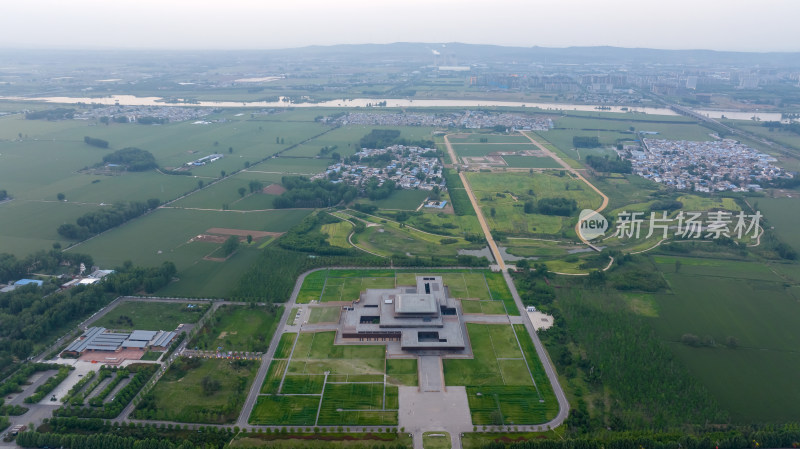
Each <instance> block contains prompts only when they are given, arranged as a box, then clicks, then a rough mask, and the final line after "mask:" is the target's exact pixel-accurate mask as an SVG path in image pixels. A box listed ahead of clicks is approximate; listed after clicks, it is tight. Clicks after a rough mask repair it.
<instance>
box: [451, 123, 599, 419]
mask: <svg viewBox="0 0 800 449" xmlns="http://www.w3.org/2000/svg"><path fill="white" fill-rule="evenodd" d="M523 134H524V135H525V136H526V137H527V138H528V139H530V141H531V142H533V143H534V144H535V145H536V146H537V147H539V149H541V150H542V151H544V152H545V153H546V154H548V155H550V157H552V158H553V159H554V160H555V161H557V162H558V163H559V164H560V165H561V166H562V167H564V168H565V169H566V170H569V171H570V172H571V173H573V174H574V175H575V176H577V177H578V178H579V179H581V180H582V181H583V182H585V183H586V184H587V185H589V186H590V187H591V188H592V189H594V190H595V191H596V192H597V193H599V194H600V195H601V196H602V197H603V204H602V205H601V206H600V208H599V209H597V212H599V211H601V210H603V209H604V208H605V207H606V206H607V205H608V197H607V196H606V195H604V194H603V192H601V191H600V190H599V189H598V188H597V187H595V186H594V185H592V184H591V183H589V181H587V180H586V179H584V177H583V176H581V174H580V173H578V172H577V171H576V170H575V169H573V168H572V167H570V166H569V165H568V164H567V163H566V162H564V161H563V160H562V159H561V158H559V157H558V156H556V155H555V154H554V153H553V152H552V151H550V150H549V149H547V148H546V147H544V146H543V145H541V144H540V143H539V142H537V141H536V140H535V139H533V138H531V137H530V136H529V135H527V134H525V133H523ZM444 142H445V145H446V146H447V152H448V153H450V158H451V159H452V160H453V163H457V160H458V159H456V154H455V151H454V150H453V146H452V145H451V144H450V140H449V139H448V136H444ZM459 176H461V181H462V182H463V183H464V188H465V189H466V191H467V195H468V196H469V199H470V202H472V207H473V208H474V209H475V214H476V215H477V216H478V221H479V222H480V224H481V228H482V229H483V233H484V235H485V237H486V241H487V242H488V243H489V248H490V249H491V250H492V255H493V256H494V258H495V261H497V265H498V266H499V267H500V270H501V271H502V272H503V278H504V279H505V281H506V284H508V289H509V290H510V291H511V295H512V296H513V297H514V303H515V304H516V305H517V308H518V309H519V310H520V311H524V310H525V305H524V304H522V298H520V296H519V293H518V292H517V288H516V286H515V285H514V281H513V280H512V279H511V275H510V274H508V271H506V266H505V263H504V262H503V257H502V256H501V254H500V251H499V250H498V249H497V245H496V244H495V242H494V238H493V237H492V233H491V232H490V230H489V226H487V224H486V220H485V219H484V218H483V213H482V211H481V208H480V207H479V206H478V202H477V200H476V199H475V195H473V193H472V188H471V187H470V186H469V183H468V182H467V180H466V178H465V177H464V174H463V173H459ZM578 226H580V223H578ZM576 230H577V228H576ZM578 235H580V234H578ZM584 243H587V244H589V243H588V242H586V241H584ZM522 324H524V325H525V329H526V330H527V331H528V334H529V335H530V337H531V340H533V344H534V346H535V347H536V354H537V355H538V356H539V360H541V361H542V365H543V366H544V370H545V372H546V373H547V379H548V380H549V381H550V385H551V386H552V387H553V391H554V392H555V395H556V399H557V400H558V414H557V415H556V417H555V418H554V419H553V420H551V421H550V422H547V423H545V424H544V425H545V426H549V427H550V428H555V427H558V426H560V425H561V424H563V423H564V420H566V419H567V416H568V415H569V401H567V396H566V394H564V389H563V388H562V387H561V383H560V382H559V380H558V375H557V374H556V370H555V367H554V366H553V362H552V361H551V360H550V357H549V356H548V355H547V351H546V350H545V349H544V346H543V345H542V342H541V341H540V340H539V335H537V334H536V329H534V327H533V323H531V319H530V317H529V316H528V314H524V317H523V318H522Z"/></svg>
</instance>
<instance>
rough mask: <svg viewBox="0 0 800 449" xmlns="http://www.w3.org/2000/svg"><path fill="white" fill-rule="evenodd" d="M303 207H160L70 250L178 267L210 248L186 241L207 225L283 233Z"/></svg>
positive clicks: (114, 260)
mask: <svg viewBox="0 0 800 449" xmlns="http://www.w3.org/2000/svg"><path fill="white" fill-rule="evenodd" d="M309 212H310V211H309V210H280V211H267V212H252V213H240V212H235V211H205V210H187V209H166V208H162V209H158V210H156V211H154V212H153V213H151V214H148V215H147V216H144V217H140V218H138V219H136V220H133V221H131V222H128V223H126V224H124V225H122V226H120V227H118V228H115V229H112V230H110V231H108V232H106V233H104V234H102V235H101V236H99V237H96V238H94V239H92V240H89V241H86V242H84V243H82V244H79V245H77V246H75V247H74V251H76V252H83V253H89V254H91V255H92V256H93V257H94V260H95V262H96V263H98V264H99V265H101V266H115V265H119V264H121V263H122V262H123V261H125V260H131V261H133V262H134V264H139V265H159V264H161V263H162V262H164V261H171V262H173V263H175V265H176V266H177V267H178V270H179V272H180V271H181V270H183V269H185V268H187V267H188V266H189V265H192V264H193V263H195V262H197V261H198V260H200V259H202V258H203V257H204V256H206V255H207V254H209V253H211V252H212V251H213V247H212V248H211V249H209V247H208V245H207V242H198V241H192V242H190V240H192V239H193V238H194V237H196V236H197V235H200V234H203V233H204V232H205V231H206V230H207V229H209V228H212V227H218V228H229V229H244V230H254V231H273V232H284V231H286V230H288V229H289V228H290V227H291V226H293V225H294V224H296V223H298V222H299V221H300V220H301V219H302V218H303V217H305V216H306V215H307V214H308V213H309Z"/></svg>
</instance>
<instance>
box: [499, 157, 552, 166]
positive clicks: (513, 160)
mask: <svg viewBox="0 0 800 449" xmlns="http://www.w3.org/2000/svg"><path fill="white" fill-rule="evenodd" d="M503 160H505V161H506V164H508V166H509V167H515V168H561V164H559V163H558V162H556V161H555V160H554V159H553V158H550V157H537V156H503Z"/></svg>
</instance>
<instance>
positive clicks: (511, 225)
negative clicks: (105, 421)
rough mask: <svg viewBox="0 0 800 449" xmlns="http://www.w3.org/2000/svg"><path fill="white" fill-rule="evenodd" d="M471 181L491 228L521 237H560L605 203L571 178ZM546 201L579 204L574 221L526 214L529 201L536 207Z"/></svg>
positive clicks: (483, 176) (482, 176)
mask: <svg viewBox="0 0 800 449" xmlns="http://www.w3.org/2000/svg"><path fill="white" fill-rule="evenodd" d="M467 180H468V181H469V183H470V186H471V187H472V190H473V193H474V194H475V197H476V198H477V200H478V203H479V204H480V206H481V209H482V211H483V215H484V217H485V218H486V221H487V223H488V224H489V227H491V228H492V229H494V230H498V231H502V232H507V233H510V234H512V235H517V236H524V235H531V234H535V235H542V234H548V235H560V234H561V232H562V231H566V230H567V229H568V228H569V227H570V224H571V223H573V222H574V221H575V220H576V217H577V216H578V213H579V212H580V211H581V210H582V209H594V208H597V207H598V206H599V205H600V204H601V202H602V200H601V198H600V195H598V194H597V192H595V191H594V190H592V189H591V188H590V187H589V186H587V185H586V184H585V183H583V182H582V181H579V180H576V179H574V178H572V177H571V176H569V175H568V174H565V175H564V176H559V174H558V173H547V172H545V173H532V174H531V173H502V174H501V173H467ZM498 194H499V195H500V196H498ZM515 198H516V199H515ZM543 198H566V199H571V200H575V201H576V203H577V209H576V211H575V212H574V214H573V216H571V217H562V216H557V215H542V214H538V213H533V214H526V213H525V212H524V203H525V201H532V202H533V203H534V204H536V203H537V202H538V201H539V200H541V199H543ZM492 209H494V211H495V213H494V214H492V212H491V211H492Z"/></svg>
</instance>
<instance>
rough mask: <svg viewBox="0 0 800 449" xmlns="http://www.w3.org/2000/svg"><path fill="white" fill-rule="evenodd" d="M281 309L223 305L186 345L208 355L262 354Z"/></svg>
mask: <svg viewBox="0 0 800 449" xmlns="http://www.w3.org/2000/svg"><path fill="white" fill-rule="evenodd" d="M281 313H283V309H282V308H281V307H277V308H275V309H274V310H273V309H272V308H268V307H263V306H257V307H247V306H228V305H223V306H221V307H220V308H219V309H217V311H216V312H215V313H214V316H213V317H212V318H211V319H210V320H209V322H207V323H206V325H205V326H204V327H203V329H202V330H201V331H200V332H199V333H198V334H196V335H195V337H194V338H193V339H192V340H191V341H190V342H189V344H188V347H189V348H199V349H202V350H211V351H216V350H219V351H247V352H266V351H267V348H268V347H269V343H270V341H271V340H272V335H273V334H274V333H275V329H276V328H277V327H278V317H280V316H281Z"/></svg>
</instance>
